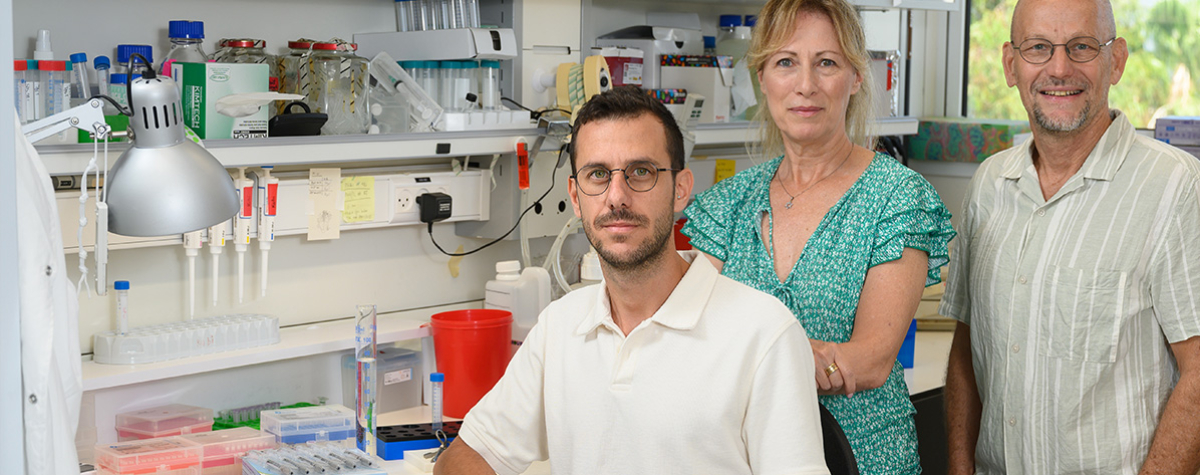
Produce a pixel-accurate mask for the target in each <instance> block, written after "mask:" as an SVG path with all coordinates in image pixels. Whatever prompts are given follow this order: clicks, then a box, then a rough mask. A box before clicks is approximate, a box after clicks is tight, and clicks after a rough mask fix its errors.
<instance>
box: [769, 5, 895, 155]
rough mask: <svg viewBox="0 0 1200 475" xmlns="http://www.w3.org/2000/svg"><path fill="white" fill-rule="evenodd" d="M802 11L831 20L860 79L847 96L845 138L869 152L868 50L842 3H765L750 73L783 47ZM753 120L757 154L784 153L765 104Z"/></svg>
mask: <svg viewBox="0 0 1200 475" xmlns="http://www.w3.org/2000/svg"><path fill="white" fill-rule="evenodd" d="M802 12H804V13H818V14H823V15H825V16H827V17H829V19H830V21H832V22H833V29H834V31H836V32H837V36H838V44H840V45H841V47H842V52H843V54H845V56H846V59H847V60H849V61H850V66H851V67H853V68H854V70H855V71H856V72H858V74H859V76H860V77H862V85H861V86H860V87H859V88H858V92H856V93H854V95H852V96H850V104H849V105H848V106H847V107H846V135H847V136H849V137H850V141H851V142H853V143H855V144H858V145H861V146H863V147H866V148H869V149H873V148H874V146H875V140H874V137H872V136H871V131H870V130H869V127H870V126H871V118H872V115H873V109H874V102H873V100H872V96H873V95H874V94H873V93H874V91H873V89H872V88H873V87H874V86H873V84H874V82H873V81H872V75H871V54H870V52H868V51H867V39H866V36H865V35H864V34H863V28H862V21H861V20H860V19H859V16H858V12H857V11H856V10H854V7H853V6H851V5H850V4H849V3H847V2H846V0H770V1H768V2H767V4H766V5H764V6H763V8H762V11H761V12H759V15H758V25H757V26H755V27H754V37H753V39H752V40H751V43H750V51H749V52H748V53H747V54H746V59H747V60H749V68H750V74H758V72H759V71H762V69H763V67H764V66H765V65H766V62H767V60H768V59H770V57H771V55H774V54H775V53H776V52H778V51H779V50H780V49H782V48H783V47H784V46H785V45H787V43H788V41H789V40H791V37H792V34H793V33H794V32H795V28H796V18H797V16H798V15H799V14H800V13H802ZM754 120H755V121H757V122H758V123H759V134H760V139H761V140H760V142H759V145H758V147H759V148H760V150H759V152H760V153H762V154H763V155H764V156H767V157H774V156H778V155H779V154H781V153H783V132H782V131H780V130H779V125H778V124H776V123H775V119H774V118H773V117H772V116H771V110H770V108H769V107H768V105H767V104H766V103H765V102H764V103H762V104H759V107H758V112H757V113H756V114H755V116H754Z"/></svg>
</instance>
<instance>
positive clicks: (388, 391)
mask: <svg viewBox="0 0 1200 475" xmlns="http://www.w3.org/2000/svg"><path fill="white" fill-rule="evenodd" d="M351 353H353V352H351ZM357 370H358V366H357V365H355V361H354V355H353V354H346V355H342V403H343V404H344V405H346V406H347V407H348V406H350V405H351V404H355V401H354V393H355V390H356V389H357V388H358V386H357V384H355V382H356V378H355V376H356V374H355V373H356V372H357ZM375 371H376V376H377V377H376V378H375V383H376V386H377V387H376V390H375V394H376V397H375V413H376V414H384V413H388V412H392V411H399V410H402V409H408V408H410V407H417V406H420V405H421V398H422V392H421V390H422V382H423V381H426V380H428V379H429V375H427V374H425V373H424V369H423V367H422V358H421V353H419V352H417V351H413V350H410V349H407V348H403V347H400V346H399V345H397V344H390V345H379V350H378V352H377V354H376V355H375Z"/></svg>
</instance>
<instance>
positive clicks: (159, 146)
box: [104, 74, 238, 236]
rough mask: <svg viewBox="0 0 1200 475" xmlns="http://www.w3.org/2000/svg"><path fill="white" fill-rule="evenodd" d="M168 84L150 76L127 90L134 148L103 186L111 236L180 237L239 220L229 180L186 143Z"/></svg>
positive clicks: (206, 155) (216, 165) (199, 149)
mask: <svg viewBox="0 0 1200 475" xmlns="http://www.w3.org/2000/svg"><path fill="white" fill-rule="evenodd" d="M168 81H169V80H168ZM168 81H163V80H162V79H159V78H157V77H154V76H153V75H149V74H148V75H147V77H146V78H142V79H138V80H136V81H134V82H133V83H132V84H131V85H130V86H131V90H130V93H129V106H130V107H129V108H130V110H131V111H132V112H133V115H132V116H131V117H130V119H129V124H130V126H131V127H132V129H133V132H134V143H133V146H132V147H130V148H129V150H127V151H125V153H124V154H122V155H121V158H119V159H117V163H116V165H114V166H113V167H112V169H111V170H109V172H108V177H107V182H106V183H105V184H104V185H105V187H106V188H107V190H106V193H107V198H106V199H105V202H106V203H107V204H108V224H109V230H110V231H112V232H114V233H116V234H122V235H125V236H166V235H170V234H182V233H187V232H191V231H195V230H198V229H203V228H206V227H209V226H212V225H214V224H217V223H220V222H221V221H225V220H227V219H230V218H232V217H233V216H234V215H235V214H237V211H238V197H237V191H236V190H235V189H234V186H233V179H232V178H230V176H229V173H228V172H226V171H225V168H224V167H222V166H221V163H220V162H218V161H217V159H216V158H214V157H213V156H212V155H211V154H209V153H208V151H207V150H205V149H204V148H203V147H201V146H199V145H197V144H196V143H195V142H192V141H191V140H187V139H186V138H184V125H183V123H182V122H181V121H180V120H179V116H180V114H179V109H180V106H179V92H178V90H177V89H175V85H174V83H173V82H168Z"/></svg>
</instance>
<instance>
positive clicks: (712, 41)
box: [704, 36, 717, 49]
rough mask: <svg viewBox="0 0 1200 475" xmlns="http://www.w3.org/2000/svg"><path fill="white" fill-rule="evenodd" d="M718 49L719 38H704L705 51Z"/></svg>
mask: <svg viewBox="0 0 1200 475" xmlns="http://www.w3.org/2000/svg"><path fill="white" fill-rule="evenodd" d="M716 47H717V37H715V36H705V37H704V48H705V49H710V48H716Z"/></svg>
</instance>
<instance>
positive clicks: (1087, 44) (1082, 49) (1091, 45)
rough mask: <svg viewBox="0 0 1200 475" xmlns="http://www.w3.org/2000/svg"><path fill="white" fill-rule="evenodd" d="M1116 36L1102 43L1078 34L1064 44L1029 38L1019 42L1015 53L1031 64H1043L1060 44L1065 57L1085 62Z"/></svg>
mask: <svg viewBox="0 0 1200 475" xmlns="http://www.w3.org/2000/svg"><path fill="white" fill-rule="evenodd" d="M1116 39H1117V38H1116V37H1115V36H1114V37H1113V38H1112V39H1111V40H1108V41H1105V42H1103V43H1101V42H1100V40H1098V39H1096V38H1093V37H1091V36H1080V37H1077V38H1071V40H1070V41H1068V42H1066V43H1065V44H1059V43H1051V42H1050V40H1047V39H1044V38H1029V39H1027V40H1025V41H1022V42H1021V45H1020V46H1018V47H1017V53H1019V54H1020V55H1021V57H1022V58H1024V59H1025V61H1026V62H1028V63H1031V64H1043V63H1046V62H1048V61H1050V58H1051V57H1053V56H1054V47H1055V46H1062V47H1063V49H1065V50H1066V51H1067V58H1070V59H1071V61H1074V62H1076V63H1086V62H1088V61H1091V60H1093V59H1096V56H1099V55H1100V48H1103V47H1105V46H1108V45H1110V44H1112V42H1113V41H1115V40H1116Z"/></svg>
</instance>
